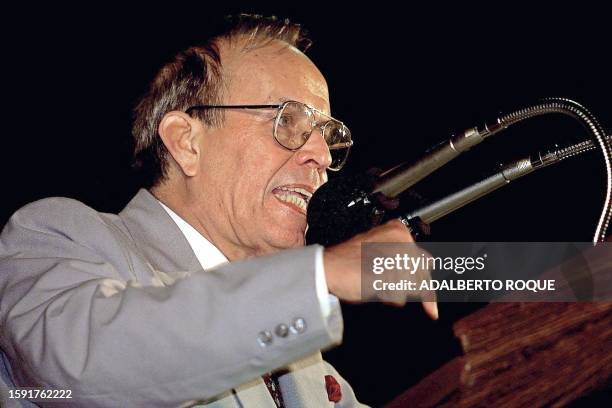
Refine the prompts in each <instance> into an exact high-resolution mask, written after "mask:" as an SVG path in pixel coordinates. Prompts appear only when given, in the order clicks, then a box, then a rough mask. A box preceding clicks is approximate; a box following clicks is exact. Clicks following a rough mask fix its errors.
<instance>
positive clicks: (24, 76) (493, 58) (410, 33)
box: [0, 2, 612, 405]
mask: <svg viewBox="0 0 612 408" xmlns="http://www.w3.org/2000/svg"><path fill="white" fill-rule="evenodd" d="M202 3H203V2H202ZM151 4H152V3H151ZM283 4H284V5H282V6H276V7H272V6H263V5H262V6H253V5H250V6H241V5H229V6H217V7H213V8H211V6H209V5H204V4H199V5H198V6H195V5H193V4H174V3H173V4H165V5H159V6H155V7H153V6H152V5H149V6H145V5H143V6H141V7H136V6H132V7H129V8H126V7H125V6H122V7H111V6H92V5H88V6H86V7H85V6H80V7H77V8H74V7H68V6H66V7H63V8H60V7H53V8H50V7H47V8H39V7H38V6H33V5H32V6H29V7H27V9H21V10H5V13H4V16H3V17H2V19H3V20H4V28H3V49H4V52H3V64H2V65H3V71H4V75H3V77H4V86H3V88H4V92H3V94H4V95H3V102H4V103H3V105H4V108H3V115H2V116H3V126H2V133H3V135H2V148H1V149H2V162H1V164H0V165H1V174H2V177H3V181H4V186H3V188H2V200H1V204H0V225H2V224H4V222H5V221H6V220H7V219H8V217H9V216H10V214H11V213H12V212H14V211H15V210H16V209H17V208H19V207H20V206H22V205H24V204H26V203H27V202H30V201H33V200H36V199H39V198H43V197H47V196H68V197H73V198H77V199H79V200H81V201H84V202H85V203H87V204H88V205H91V206H93V207H94V208H96V209H98V210H101V211H109V212H116V211H118V210H120V209H121V208H122V207H123V206H124V205H125V203H126V202H127V201H128V200H129V198H131V196H132V195H133V194H134V193H135V191H136V190H137V188H138V179H137V178H136V177H135V176H134V175H133V174H132V173H131V171H130V156H131V153H130V149H131V144H130V121H131V109H132V107H133V105H134V104H135V102H136V101H137V99H138V97H139V95H141V94H142V93H143V92H144V89H145V86H146V84H147V83H148V82H149V81H150V80H151V78H152V76H153V75H154V74H155V72H156V70H157V69H158V68H159V66H160V65H161V64H162V63H163V62H164V61H166V60H167V59H168V58H169V57H170V56H171V55H173V54H174V53H175V52H176V51H178V50H180V49H181V48H184V47H185V46H188V45H191V44H194V43H197V42H199V41H200V39H201V38H203V37H204V36H205V35H206V32H207V30H208V27H210V26H211V24H212V22H213V21H218V20H219V19H221V17H222V16H223V15H226V14H228V13H236V12H258V13H262V14H276V15H278V16H282V17H289V18H291V19H292V20H294V21H297V22H300V23H301V24H302V25H304V26H305V27H306V28H307V29H309V31H310V32H311V38H312V39H313V41H314V45H313V47H312V48H311V50H310V51H309V55H310V57H311V58H312V59H313V60H314V62H315V63H316V64H317V65H318V66H319V68H320V69H321V71H322V72H323V74H324V75H325V76H326V78H327V81H328V84H329V87H330V94H331V102H332V113H333V115H334V116H335V117H337V118H339V119H341V120H343V121H345V122H346V123H347V124H348V125H349V127H350V128H351V129H352V132H353V136H354V139H355V140H356V146H355V148H354V149H353V152H352V155H351V157H350V158H349V163H348V165H347V170H346V171H348V172H358V171H364V170H366V169H368V168H370V167H372V166H377V167H380V168H387V167H390V166H392V165H394V164H397V163H399V162H402V161H405V160H412V159H416V158H418V157H420V155H422V154H423V152H424V151H425V150H426V149H427V148H428V147H430V146H432V145H434V144H435V143H437V142H439V141H441V140H443V139H445V138H447V137H449V136H450V135H451V134H452V133H453V132H455V131H458V130H463V129H466V128H468V127H472V126H475V125H479V124H481V123H482V122H483V121H485V120H488V119H493V118H495V117H496V115H497V114H498V113H499V112H507V111H509V110H511V109H512V108H515V107H521V106H523V105H526V104H528V103H531V102H534V101H536V100H537V99H539V98H542V97H547V96H563V97H568V98H571V99H575V100H577V101H579V102H581V103H583V104H584V105H586V106H587V107H589V108H590V109H591V110H592V112H593V113H594V114H595V115H596V116H597V117H598V118H599V119H600V121H601V123H602V124H603V126H604V128H606V130H608V131H610V129H611V128H610V127H609V126H612V107H611V104H610V99H609V98H610V95H611V92H610V91H611V88H612V87H611V85H612V80H611V79H610V75H611V74H612V71H611V70H610V69H609V67H610V64H609V61H608V57H609V55H608V54H609V42H610V37H611V35H610V29H609V27H608V24H607V23H606V21H604V19H603V16H604V15H605V13H604V12H603V10H597V9H592V8H587V7H584V6H583V7H578V6H576V5H573V6H562V5H559V4H556V5H552V4H551V5H549V6H547V5H545V4H544V5H540V6H539V8H537V9H536V8H534V6H533V4H532V5H529V6H524V5H519V4H514V3H513V4H508V5H505V6H501V5H499V6H496V7H495V8H476V7H475V6H474V7H472V8H471V9H467V8H466V6H452V7H450V6H447V5H443V4H442V3H432V4H431V5H429V6H423V5H417V6H415V5H411V6H405V7H399V6H396V5H391V4H386V5H385V4H382V3H381V4H376V5H375V4H374V3H371V2H370V3H368V5H367V6H359V7H349V6H346V7H340V6H336V7H335V8H331V6H330V5H329V4H328V5H326V6H325V7H322V6H321V5H315V4H313V3H309V2H308V3H307V2H300V3H299V4H298V3H296V2H292V3H291V5H287V3H283ZM586 137H587V134H586V132H585V131H584V130H583V129H582V128H581V127H580V126H579V125H578V124H577V123H575V122H574V121H573V120H571V119H569V118H566V117H562V116H555V115H552V116H548V117H546V118H541V119H535V120H532V121H530V122H526V123H524V124H520V125H518V126H516V128H513V129H511V130H508V131H506V132H504V133H502V134H500V135H497V136H495V137H494V138H493V139H491V140H489V141H487V142H486V144H485V145H481V146H479V147H478V148H477V149H475V150H474V151H472V152H469V153H468V154H466V155H465V156H463V157H461V158H460V159H458V160H456V161H455V162H453V163H452V164H449V165H448V166H446V167H445V168H444V169H442V170H441V171H440V172H439V173H438V174H436V175H435V176H433V177H431V178H429V179H427V180H426V181H425V182H424V183H422V185H421V186H420V189H421V192H422V193H424V194H425V195H426V196H428V197H430V198H436V197H442V196H444V195H445V194H446V193H449V192H452V191H453V190H454V189H457V188H459V187H461V186H464V185H467V184H468V183H470V182H473V181H476V180H478V179H479V178H481V177H482V176H484V175H487V174H488V173H490V172H491V171H492V170H493V169H494V168H495V166H496V165H497V164H499V163H500V162H508V161H509V160H511V159H515V158H520V157H523V156H526V155H528V154H531V153H535V152H537V151H539V150H545V149H546V148H550V147H552V146H553V145H554V144H555V143H559V144H561V145H563V144H567V143H570V142H572V141H579V140H582V139H585V138H586ZM604 181H605V179H604V172H603V161H602V160H601V158H600V156H599V155H598V154H595V153H592V154H589V155H585V156H584V157H583V158H581V159H574V160H571V161H568V162H566V163H563V164H562V165H559V166H556V167H554V168H549V169H545V170H543V171H541V172H539V173H536V174H534V175H532V176H529V177H527V178H525V179H522V180H520V181H517V182H516V183H514V184H512V185H510V186H508V187H506V188H504V189H502V190H500V191H498V192H496V193H494V194H492V195H491V196H489V197H487V198H486V199H483V200H480V201H478V202H476V203H473V204H471V205H470V206H468V207H466V208H465V209H462V210H461V211H458V212H457V213H455V214H453V215H450V216H448V217H446V218H445V219H443V220H440V221H438V222H436V223H435V224H434V225H432V229H433V236H432V238H431V239H433V240H438V241H445V240H446V241H453V240H459V241H469V240H483V241H486V240H490V241H493V240H498V241H589V240H590V239H592V235H593V232H594V228H595V223H596V220H597V218H598V216H599V211H600V210H601V206H602V203H603V197H604ZM475 307H477V305H460V304H442V305H440V315H441V319H440V321H438V322H435V323H434V322H431V321H429V320H428V319H427V318H426V317H425V316H424V314H423V313H422V311H421V309H420V306H419V305H418V304H412V305H408V306H407V307H406V308H403V309H394V308H389V307H387V306H382V305H362V306H346V305H345V306H344V315H345V337H344V339H345V340H344V345H343V346H342V347H340V348H337V349H335V350H333V351H331V352H330V353H328V354H327V356H326V357H327V359H328V360H330V361H331V362H332V363H333V364H334V365H335V366H336V367H337V368H338V369H339V371H340V372H341V373H342V374H343V375H345V377H347V378H348V379H349V381H350V382H351V383H352V384H353V386H354V388H355V390H356V392H357V395H358V396H359V397H360V398H361V399H362V400H363V401H364V402H366V403H370V404H374V405H380V404H382V403H383V402H385V401H388V400H389V399H391V398H392V397H394V396H395V395H397V394H398V393H400V392H401V391H402V390H404V389H406V388H409V387H410V386H411V385H413V384H415V383H416V382H417V381H418V380H419V379H421V378H422V377H423V376H424V375H425V374H427V373H429V372H431V371H433V370H434V369H436V368H437V367H439V366H440V365H441V364H443V363H444V362H446V361H448V360H449V359H450V358H451V357H452V356H454V355H456V354H458V353H459V347H458V345H457V343H456V341H455V340H454V339H453V336H452V329H451V325H452V322H453V321H454V320H456V319H457V318H458V317H459V316H461V315H463V314H465V313H467V312H468V311H469V310H471V309H473V308H475Z"/></svg>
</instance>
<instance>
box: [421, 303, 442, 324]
mask: <svg viewBox="0 0 612 408" xmlns="http://www.w3.org/2000/svg"><path fill="white" fill-rule="evenodd" d="M423 309H425V312H426V313H427V314H428V315H429V317H431V318H432V319H433V320H438V317H439V316H438V303H437V302H423Z"/></svg>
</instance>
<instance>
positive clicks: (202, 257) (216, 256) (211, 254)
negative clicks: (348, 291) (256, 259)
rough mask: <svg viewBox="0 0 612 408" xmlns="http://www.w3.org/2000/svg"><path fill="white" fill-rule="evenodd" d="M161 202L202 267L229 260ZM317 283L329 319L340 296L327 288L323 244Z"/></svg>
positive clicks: (316, 272)
mask: <svg viewBox="0 0 612 408" xmlns="http://www.w3.org/2000/svg"><path fill="white" fill-rule="evenodd" d="M158 201H159V200H158ZM159 203H160V204H161V206H162V207H163V208H164V210H166V212H167V213H168V215H170V218H172V220H173V221H174V222H175V223H176V225H177V226H178V227H179V229H180V230H181V232H182V233H183V235H184V236H185V239H187V242H189V245H190V246H191V249H192V250H193V252H194V253H195V256H196V258H197V259H198V261H199V262H200V265H202V269H204V270H208V269H213V268H216V267H217V266H219V265H222V264H224V263H226V262H229V260H228V259H227V257H226V256H225V255H223V253H222V252H221V251H219V248H217V247H216V246H214V245H213V244H212V242H210V241H209V240H207V239H206V238H204V236H203V235H202V234H200V233H199V232H198V231H197V230H196V229H195V228H193V227H192V226H191V225H190V224H189V223H188V222H187V221H185V220H184V219H182V218H181V217H180V216H179V215H178V214H177V213H175V212H174V211H172V210H171V209H170V208H168V207H167V206H166V205H165V204H164V203H162V202H161V201H159ZM315 285H316V290H317V298H318V299H319V305H320V306H321V313H323V317H324V318H325V319H327V318H328V317H329V315H330V314H331V305H332V303H334V304H335V303H337V302H338V298H337V297H336V296H334V295H331V294H330V293H329V290H328V289H327V281H326V279H325V270H324V266H323V247H321V246H320V247H319V248H318V249H317V252H316V257H315Z"/></svg>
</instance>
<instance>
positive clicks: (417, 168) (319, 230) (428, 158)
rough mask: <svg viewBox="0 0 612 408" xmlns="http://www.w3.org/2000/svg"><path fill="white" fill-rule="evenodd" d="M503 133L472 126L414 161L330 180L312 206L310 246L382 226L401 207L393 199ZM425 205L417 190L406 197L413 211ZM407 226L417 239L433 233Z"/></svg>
mask: <svg viewBox="0 0 612 408" xmlns="http://www.w3.org/2000/svg"><path fill="white" fill-rule="evenodd" d="M502 129H503V126H501V125H500V122H499V121H497V122H496V123H495V124H494V125H493V126H490V125H485V126H484V129H483V130H481V131H479V130H478V128H476V127H474V128H470V129H467V130H465V131H464V132H461V133H459V134H457V135H454V136H452V137H451V138H450V139H448V140H447V141H445V142H442V143H440V144H439V145H438V146H436V147H434V148H432V149H430V150H429V151H427V152H426V154H425V156H424V157H422V158H421V159H419V160H418V161H416V162H415V163H405V164H401V165H399V166H396V167H394V168H391V169H389V170H387V171H385V172H382V173H380V172H372V171H371V172H369V173H368V174H366V175H348V176H340V177H335V178H334V179H332V180H329V181H328V182H327V183H325V184H324V185H323V186H321V187H320V188H319V189H318V190H317V191H316V192H315V194H314V195H313V197H312V198H311V199H310V202H309V203H308V211H307V221H308V230H307V232H306V243H307V244H314V243H317V244H321V245H324V246H329V245H334V244H337V243H340V242H342V241H344V240H346V239H348V238H350V237H352V236H354V235H356V234H358V233H360V232H364V231H367V230H368V229H370V228H372V227H374V226H376V225H378V224H379V223H380V222H381V221H382V220H383V218H384V215H385V213H386V211H387V210H389V209H393V207H394V206H397V204H398V203H397V200H395V201H394V200H393V199H394V198H396V197H397V196H398V195H400V194H401V193H403V192H404V191H406V190H408V189H409V188H410V187H412V186H413V185H414V184H416V183H417V182H419V181H420V180H422V179H424V178H425V177H427V176H428V175H430V174H431V173H433V172H434V171H436V170H437V169H439V168H440V167H442V166H444V165H445V164H446V163H448V162H449V161H451V160H453V159H454V158H456V157H457V156H459V155H460V154H461V153H463V152H466V151H468V150H469V149H471V148H472V147H473V146H476V145H477V144H479V143H481V142H482V141H483V140H484V139H485V138H486V137H488V136H490V135H492V134H494V133H496V132H498V131H500V130H502ZM422 201H423V200H422V198H421V197H420V196H419V195H418V193H416V192H414V191H413V192H412V194H408V197H407V198H403V199H402V203H403V204H408V205H411V206H412V207H413V208H414V207H415V206H418V205H422ZM402 222H404V223H405V224H406V226H407V227H408V228H409V229H410V230H411V232H412V233H413V235H415V236H416V235H422V234H427V233H428V227H427V226H426V225H424V224H423V223H421V222H420V221H419V220H418V219H417V218H416V217H412V218H411V219H402Z"/></svg>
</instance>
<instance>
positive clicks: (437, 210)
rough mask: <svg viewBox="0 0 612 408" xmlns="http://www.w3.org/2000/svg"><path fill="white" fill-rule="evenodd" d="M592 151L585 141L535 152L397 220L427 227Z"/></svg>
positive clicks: (611, 138) (608, 138) (609, 137)
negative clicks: (417, 220)
mask: <svg viewBox="0 0 612 408" xmlns="http://www.w3.org/2000/svg"><path fill="white" fill-rule="evenodd" d="M606 139H607V140H612V135H608V136H606ZM596 148H597V146H596V145H595V144H594V143H593V141H591V140H585V141H584V142H581V143H577V144H575V145H572V146H569V147H566V148H563V149H555V150H553V151H551V152H549V153H546V154H542V153H538V154H536V155H532V156H530V157H526V158H523V159H520V160H516V161H514V162H512V163H509V164H507V165H505V166H503V167H502V170H500V171H499V172H497V173H495V174H493V175H491V176H489V177H486V178H485V179H483V180H480V181H478V182H477V183H474V184H472V185H470V186H468V187H466V188H464V189H462V190H459V191H457V192H456V193H453V194H451V195H448V196H446V197H444V198H442V199H440V200H438V201H435V202H433V203H431V204H428V205H426V206H424V207H422V208H419V209H418V210H415V211H412V212H411V213H409V214H406V215H405V216H403V217H401V220H402V222H404V223H407V222H408V221H409V220H411V219H414V218H417V217H418V218H420V220H421V221H422V222H424V223H427V224H430V223H432V222H434V221H436V220H439V219H440V218H442V217H444V216H445V215H448V214H450V213H452V212H454V211H456V210H458V209H460V208H462V207H464V206H465V205H467V204H469V203H471V202H472V201H475V200H478V199H479V198H481V197H484V196H485V195H487V194H489V193H491V192H493V191H495V190H497V189H498V188H500V187H503V186H505V185H507V184H509V183H510V182H511V181H513V180H516V179H518V178H520V177H523V176H526V175H528V174H531V173H532V172H534V171H535V170H539V169H542V168H544V167H547V166H550V165H552V164H556V163H559V162H561V161H562V160H565V159H567V158H569V157H575V156H578V155H580V154H582V153H585V152H588V151H591V150H595V149H596Z"/></svg>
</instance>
